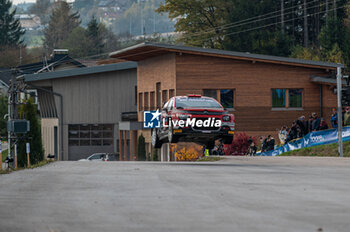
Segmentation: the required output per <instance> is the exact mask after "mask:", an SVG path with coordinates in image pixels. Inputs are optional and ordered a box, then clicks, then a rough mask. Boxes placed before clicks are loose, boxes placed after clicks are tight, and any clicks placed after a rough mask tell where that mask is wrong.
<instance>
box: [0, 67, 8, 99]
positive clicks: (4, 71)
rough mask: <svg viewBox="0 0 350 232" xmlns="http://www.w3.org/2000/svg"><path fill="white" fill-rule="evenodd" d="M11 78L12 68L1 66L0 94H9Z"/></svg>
mask: <svg viewBox="0 0 350 232" xmlns="http://www.w3.org/2000/svg"><path fill="white" fill-rule="evenodd" d="M10 80H11V69H8V68H0V94H1V95H3V96H7V95H8V90H9V85H10Z"/></svg>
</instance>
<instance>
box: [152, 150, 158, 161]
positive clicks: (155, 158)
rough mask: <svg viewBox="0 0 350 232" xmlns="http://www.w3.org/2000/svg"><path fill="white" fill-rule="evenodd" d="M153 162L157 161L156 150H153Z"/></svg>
mask: <svg viewBox="0 0 350 232" xmlns="http://www.w3.org/2000/svg"><path fill="white" fill-rule="evenodd" d="M152 160H153V161H158V149H154V150H153V156H152Z"/></svg>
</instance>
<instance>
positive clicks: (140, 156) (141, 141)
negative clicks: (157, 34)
mask: <svg viewBox="0 0 350 232" xmlns="http://www.w3.org/2000/svg"><path fill="white" fill-rule="evenodd" d="M137 160H138V161H145V160H146V144H145V137H143V135H142V134H141V135H140V136H139V138H138V141H137Z"/></svg>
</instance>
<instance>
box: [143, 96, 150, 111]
mask: <svg viewBox="0 0 350 232" xmlns="http://www.w3.org/2000/svg"><path fill="white" fill-rule="evenodd" d="M143 103H144V110H149V107H148V103H149V101H148V92H145V93H144V100H143Z"/></svg>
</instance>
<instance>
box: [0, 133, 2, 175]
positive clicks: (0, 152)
mask: <svg viewBox="0 0 350 232" xmlns="http://www.w3.org/2000/svg"><path fill="white" fill-rule="evenodd" d="M0 170H2V144H1V140H0Z"/></svg>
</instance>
